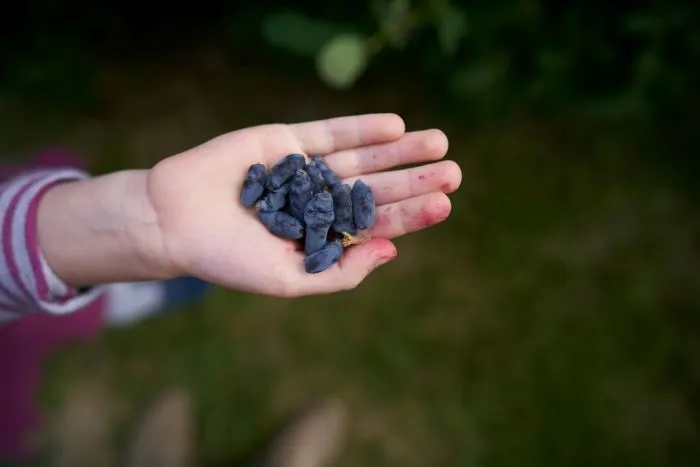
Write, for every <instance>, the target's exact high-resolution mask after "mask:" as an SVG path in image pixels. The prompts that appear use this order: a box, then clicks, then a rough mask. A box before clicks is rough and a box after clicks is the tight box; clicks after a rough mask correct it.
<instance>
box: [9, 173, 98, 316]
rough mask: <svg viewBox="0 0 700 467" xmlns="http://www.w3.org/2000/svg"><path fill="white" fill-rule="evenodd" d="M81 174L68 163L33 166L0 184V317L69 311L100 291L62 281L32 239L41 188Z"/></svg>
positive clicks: (88, 300) (82, 304)
mask: <svg viewBox="0 0 700 467" xmlns="http://www.w3.org/2000/svg"><path fill="white" fill-rule="evenodd" d="M86 177H88V175H87V174H86V173H84V172H82V171H79V170H73V169H53V170H36V171H31V172H26V173H24V174H21V175H19V176H17V177H15V178H13V179H11V180H9V181H7V182H5V183H4V184H2V185H0V213H1V215H0V311H2V312H3V313H0V321H2V320H3V319H7V317H8V316H9V317H13V316H19V315H22V314H24V313H29V312H33V311H39V312H45V313H52V314H65V313H70V312H72V311H75V310H78V309H80V308H82V307H83V306H85V305H87V304H88V303H89V302H91V301H92V300H94V299H96V298H97V296H98V295H99V294H100V293H101V288H93V289H89V290H87V291H80V292H78V291H75V290H71V289H70V288H69V287H67V286H66V284H64V283H63V282H62V281H61V280H60V279H59V278H58V277H57V276H56V275H55V274H54V273H53V271H52V270H51V268H50V267H49V265H48V263H47V262H46V260H45V258H44V256H43V254H42V252H41V249H40V248H39V245H38V242H37V225H36V224H37V222H36V218H37V212H38V207H39V202H40V200H41V197H42V196H43V195H44V193H45V192H46V190H48V189H49V188H50V187H51V186H53V185H54V184H56V183H61V182H66V181H71V180H80V179H84V178H86Z"/></svg>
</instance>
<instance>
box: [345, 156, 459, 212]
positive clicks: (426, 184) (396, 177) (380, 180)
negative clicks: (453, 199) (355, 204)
mask: <svg viewBox="0 0 700 467" xmlns="http://www.w3.org/2000/svg"><path fill="white" fill-rule="evenodd" d="M360 178H361V179H362V180H363V181H364V182H365V183H366V184H367V185H369V186H370V187H371V188H372V191H373V192H374V200H375V202H376V203H377V205H379V206H381V205H383V204H389V203H394V202H396V201H401V200H403V199H408V198H413V197H416V196H420V195H425V194H427V193H432V192H442V193H452V192H454V191H455V190H457V188H459V185H460V184H461V183H462V170H461V169H460V168H459V165H457V163H456V162H454V161H440V162H437V163H434V164H428V165H422V166H420V167H412V168H410V169H404V170H394V171H391V172H378V173H374V174H370V175H365V176H358V177H352V178H349V179H345V180H343V183H347V184H349V185H351V186H352V184H353V183H355V181H356V180H357V179H360Z"/></svg>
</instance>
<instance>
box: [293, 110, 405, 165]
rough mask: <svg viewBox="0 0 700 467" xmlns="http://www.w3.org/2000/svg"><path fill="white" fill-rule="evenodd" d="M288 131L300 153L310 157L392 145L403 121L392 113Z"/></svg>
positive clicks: (400, 133)
mask: <svg viewBox="0 0 700 467" xmlns="http://www.w3.org/2000/svg"><path fill="white" fill-rule="evenodd" d="M288 127H289V129H290V130H291V132H292V134H293V135H294V137H295V138H296V139H297V140H298V141H299V144H300V146H301V149H302V150H303V151H304V152H305V153H307V154H311V155H325V154H330V153H332V152H335V151H341V150H343V149H352V148H356V147H361V146H366V145H368V144H378V143H386V142H390V141H395V140H397V139H399V138H400V137H401V136H403V134H404V133H405V131H406V126H405V124H404V121H403V119H402V118H401V117H399V116H398V115H396V114H393V113H383V114H365V115H354V116H349V117H337V118H330V119H326V120H316V121H313V122H304V123H295V124H291V125H288Z"/></svg>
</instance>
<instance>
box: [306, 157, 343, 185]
mask: <svg viewBox="0 0 700 467" xmlns="http://www.w3.org/2000/svg"><path fill="white" fill-rule="evenodd" d="M312 159H313V162H314V164H315V165H316V167H318V168H319V170H321V175H323V179H324V180H325V181H326V184H327V185H328V186H329V187H331V188H333V187H335V186H337V185H340V184H341V181H340V177H339V176H338V174H336V173H335V172H333V171H332V170H331V168H330V167H328V165H326V161H324V160H323V159H321V156H314V157H313V158H312Z"/></svg>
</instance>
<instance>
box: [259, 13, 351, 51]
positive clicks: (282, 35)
mask: <svg viewBox="0 0 700 467" xmlns="http://www.w3.org/2000/svg"><path fill="white" fill-rule="evenodd" d="M343 29H344V27H343V26H342V25H339V24H335V23H331V22H328V21H321V20H317V19H314V18H309V17H307V16H304V15H302V14H299V13H294V12H285V13H274V14H272V15H269V16H268V17H266V18H265V20H264V21H263V23H262V35H263V37H264V38H265V40H267V42H268V43H269V44H271V45H274V46H276V47H280V48H282V49H285V50H287V51H289V52H292V53H295V54H297V55H300V56H302V57H309V58H313V57H315V56H316V55H317V54H318V53H319V51H320V50H321V48H322V47H323V45H324V44H325V43H326V42H328V40H330V39H331V38H332V37H333V36H335V35H336V34H338V33H339V32H342V31H343Z"/></svg>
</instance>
